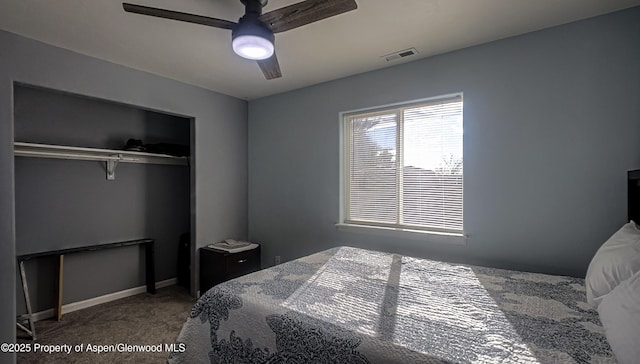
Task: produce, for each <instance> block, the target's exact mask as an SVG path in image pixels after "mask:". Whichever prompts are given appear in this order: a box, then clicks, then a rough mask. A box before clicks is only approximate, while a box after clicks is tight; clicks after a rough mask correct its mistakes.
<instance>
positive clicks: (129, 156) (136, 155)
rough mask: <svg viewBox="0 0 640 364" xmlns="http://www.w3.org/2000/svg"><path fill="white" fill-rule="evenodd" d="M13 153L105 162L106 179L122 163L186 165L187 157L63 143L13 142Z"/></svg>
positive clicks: (111, 177)
mask: <svg viewBox="0 0 640 364" xmlns="http://www.w3.org/2000/svg"><path fill="white" fill-rule="evenodd" d="M13 148H14V155H15V156H17V157H37V158H56V159H75V160H88V161H101V162H106V163H107V179H109V180H113V179H115V168H116V165H117V164H118V163H120V162H122V163H144V164H171V165H188V160H187V157H176V156H173V155H167V154H155V153H145V152H132V151H127V150H116V149H99V148H85V147H71V146H65V145H51V144H37V143H25V142H14V143H13Z"/></svg>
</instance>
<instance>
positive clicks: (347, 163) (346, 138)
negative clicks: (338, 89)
mask: <svg viewBox="0 0 640 364" xmlns="http://www.w3.org/2000/svg"><path fill="white" fill-rule="evenodd" d="M452 99H460V101H462V102H463V110H462V114H463V128H464V97H463V93H462V92H457V93H451V94H444V95H438V96H434V97H429V98H424V99H418V100H412V101H407V102H399V103H393V104H387V105H381V106H374V107H367V108H362V109H356V110H349V111H343V112H340V113H339V123H340V129H339V130H340V133H339V134H340V135H339V144H340V172H339V178H340V194H339V201H340V207H339V222H338V223H337V224H336V227H337V228H338V229H339V230H344V231H349V232H359V233H370V234H376V235H386V236H399V235H400V236H402V237H404V238H409V239H420V240H421V239H424V238H425V237H426V235H428V236H429V238H430V240H433V239H434V238H435V240H438V241H442V242H447V243H457V244H466V239H467V237H468V236H467V235H466V234H465V230H464V221H465V219H464V167H463V173H462V176H463V177H462V179H463V181H462V210H461V215H462V216H461V218H462V229H461V230H458V229H444V228H437V227H426V226H420V225H411V224H393V223H382V222H370V223H369V222H365V221H358V220H349V219H347V216H349V207H350V181H349V174H350V168H351V160H350V152H351V147H352V146H351V143H350V138H351V127H350V125H349V117H351V116H354V115H358V116H369V115H371V116H375V115H379V114H386V115H388V114H392V113H394V112H395V113H396V114H397V120H398V121H399V122H398V132H397V135H396V140H397V147H398V152H397V158H396V166H400V168H403V167H402V166H403V164H404V151H403V148H404V141H403V140H402V137H403V130H404V117H403V115H402V114H403V113H402V110H403V109H407V108H411V107H415V106H425V105H428V104H439V103H441V102H443V101H447V100H452ZM464 154H465V153H464V136H463V150H462V155H463V158H462V160H463V165H464ZM399 175H400V174H399V173H398V176H399ZM397 178H400V177H397ZM402 195H403V189H402V186H399V187H398V188H397V189H396V198H397V206H396V209H397V211H396V216H400V215H401V214H402V208H403V207H402V206H403V204H402V202H403V200H402V199H403V196H402Z"/></svg>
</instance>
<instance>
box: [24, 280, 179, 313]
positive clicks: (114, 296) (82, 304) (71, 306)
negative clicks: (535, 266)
mask: <svg viewBox="0 0 640 364" xmlns="http://www.w3.org/2000/svg"><path fill="white" fill-rule="evenodd" d="M177 283H178V279H177V278H171V279H167V280H164V281H159V282H156V289H158V288H162V287H167V286H173V285H175V284H177ZM146 291H147V286H140V287H134V288H129V289H125V290H124V291H119V292H113V293H109V294H106V295H104V296H99V297H94V298H89V299H88V300H84V301H78V302H71V303H67V304H66V305H62V314H63V315H64V314H65V313H69V312H73V311H78V310H82V309H83V308H88V307H91V306H95V305H99V304H101V303H107V302H111V301H115V300H119V299H121V298H125V297H130V296H135V295H137V294H140V293H145V292H146ZM51 317H54V309H53V308H51V309H48V310H44V311H40V312H36V313H34V314H33V320H34V321H40V320H45V319H48V318H51Z"/></svg>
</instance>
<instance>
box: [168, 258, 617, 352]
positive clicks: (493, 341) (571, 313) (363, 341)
mask: <svg viewBox="0 0 640 364" xmlns="http://www.w3.org/2000/svg"><path fill="white" fill-rule="evenodd" d="M178 343H181V344H184V346H181V345H177V346H176V347H184V348H185V350H184V351H182V352H173V353H171V354H170V356H169V359H168V361H169V363H172V364H177V363H190V364H191V363H615V362H616V360H615V358H614V356H613V353H612V350H611V347H610V345H609V343H608V342H607V339H606V338H605V335H604V330H603V328H602V326H601V324H600V321H599V317H598V312H597V311H596V310H595V309H594V308H593V306H591V305H590V304H588V303H587V302H586V295H585V282H584V280H583V279H579V278H573V277H566V276H551V275H545V274H536V273H526V272H519V271H510V270H501V269H494V268H485V267H477V266H470V265H461V264H450V263H444V262H439V261H433V260H428V259H418V258H412V257H407V256H401V255H397V254H391V253H383V252H377V251H370V250H364V249H358V248H354V247H337V248H333V249H329V250H326V251H322V252H319V253H316V254H312V255H309V256H306V257H303V258H300V259H297V260H294V261H291V262H288V263H285V264H281V265H277V266H274V267H272V268H269V269H265V270H262V271H259V272H256V273H252V274H249V275H246V276H243V277H240V278H237V279H234V280H231V281H228V282H225V283H222V284H220V285H217V286H215V287H213V288H212V289H210V290H209V291H208V292H206V293H205V294H204V295H203V296H201V297H200V299H199V300H198V301H197V303H196V304H195V306H194V307H193V310H192V312H191V315H190V317H189V318H188V319H187V322H186V323H185V325H184V327H183V329H182V331H181V333H180V335H179V337H178Z"/></svg>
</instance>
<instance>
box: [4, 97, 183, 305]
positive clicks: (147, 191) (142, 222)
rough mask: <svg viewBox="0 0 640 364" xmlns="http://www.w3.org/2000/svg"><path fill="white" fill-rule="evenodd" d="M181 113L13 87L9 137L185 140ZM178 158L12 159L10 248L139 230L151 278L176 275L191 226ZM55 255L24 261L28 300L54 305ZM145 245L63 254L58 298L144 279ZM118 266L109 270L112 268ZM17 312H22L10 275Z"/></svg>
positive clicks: (115, 143) (108, 144)
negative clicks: (112, 170)
mask: <svg viewBox="0 0 640 364" xmlns="http://www.w3.org/2000/svg"><path fill="white" fill-rule="evenodd" d="M189 126H190V120H189V119H186V118H180V117H176V116H171V115H166V114H160V113H156V112H151V111H146V110H140V109H137V108H134V107H131V106H126V105H122V104H116V103H111V102H105V101H101V100H95V99H89V98H85V97H78V96H74V95H69V94H63V93H59V92H52V91H49V90H44V89H36V88H30V87H22V86H16V87H15V88H14V129H15V140H16V141H28V142H35V143H44V144H58V145H71V146H85V147H93V148H112V149H121V148H122V146H123V145H124V144H125V142H126V140H127V139H128V138H136V139H141V140H142V141H143V142H145V143H157V142H166V143H177V144H183V145H189V142H190V131H189V130H190V128H189ZM189 175H190V170H189V167H187V166H169V165H150V164H129V163H121V164H119V165H118V166H117V168H116V179H115V180H114V181H109V180H107V179H106V178H105V163H104V162H91V161H78V160H57V159H42V158H25V157H17V158H16V159H15V204H16V253H17V254H26V253H37V252H42V251H50V250H56V249H63V248H70V247H77V246H87V245H93V244H100V243H109V242H115V241H124V240H133V239H139V238H144V237H149V238H153V239H155V244H154V245H155V249H154V251H155V263H156V269H155V271H156V280H157V281H161V280H166V279H169V278H175V277H176V268H177V260H176V257H177V254H176V253H177V243H178V239H179V237H180V234H182V233H184V232H188V231H189V228H190V218H191V213H190V211H191V208H190V206H189V204H190V187H191V184H190V179H189ZM54 262H55V259H49V260H48V261H47V262H44V261H43V259H34V260H30V261H28V262H26V263H25V265H26V270H27V277H28V283H29V290H30V296H31V300H32V303H31V304H32V308H33V309H34V311H36V312H37V311H41V310H45V309H48V308H51V307H53V306H52V305H53V302H54V294H53V293H54V282H55V279H54V276H55V274H54V273H55V264H54ZM140 262H144V251H143V250H142V249H140V248H139V247H132V248H121V249H116V250H113V251H100V252H95V253H88V254H81V255H80V254H72V255H68V256H66V258H65V280H64V295H63V303H70V302H78V301H81V300H85V299H88V298H92V297H97V296H100V295H103V294H108V293H112V292H117V291H122V290H125V289H128V288H131V287H137V286H141V285H144V283H145V277H144V264H139V263H140ZM113 267H118V269H113ZM17 284H18V288H17V292H16V294H17V302H16V305H17V312H18V313H23V312H26V309H25V305H24V299H23V291H22V286H21V285H20V281H19V280H18V281H17Z"/></svg>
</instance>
